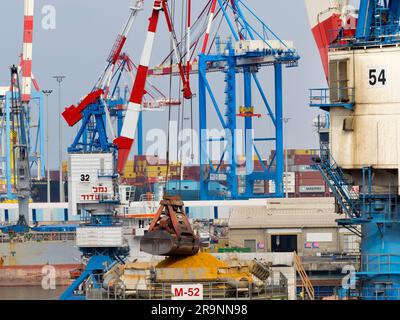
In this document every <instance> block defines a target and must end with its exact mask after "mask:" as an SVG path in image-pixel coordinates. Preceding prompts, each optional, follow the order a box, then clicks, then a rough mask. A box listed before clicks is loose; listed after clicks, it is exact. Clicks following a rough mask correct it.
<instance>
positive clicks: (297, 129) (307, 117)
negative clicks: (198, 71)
mask: <svg viewBox="0 0 400 320" xmlns="http://www.w3.org/2000/svg"><path fill="white" fill-rule="evenodd" d="M176 1H177V4H178V3H179V2H180V0H176ZM146 2H147V3H146V10H145V11H144V12H141V13H140V15H139V17H138V19H137V21H136V23H135V25H134V27H133V30H132V32H131V34H130V36H129V39H128V41H127V44H126V48H125V51H126V52H127V53H129V55H130V56H131V57H132V59H133V60H134V61H138V60H139V57H140V53H141V50H142V47H143V43H144V37H145V34H146V30H147V19H148V17H149V10H150V7H151V6H150V4H151V3H152V1H146ZM202 2H204V3H205V1H202ZM246 3H247V4H248V5H249V6H250V7H252V8H253V9H254V10H255V12H257V14H258V15H259V17H260V18H261V19H263V21H264V22H265V23H267V24H268V25H269V26H270V27H271V28H272V29H273V30H274V31H275V32H276V33H277V34H278V35H279V36H280V37H281V38H282V39H285V40H286V39H287V40H293V41H294V43H295V46H296V48H297V51H298V53H299V54H300V56H301V60H300V65H299V67H298V68H291V69H284V70H285V72H284V116H285V117H290V118H291V119H292V120H291V121H290V122H289V124H288V136H287V145H288V147H289V148H315V147H317V137H316V134H315V132H314V129H313V128H312V119H313V117H314V116H316V115H317V114H318V113H319V112H318V110H312V109H310V108H309V107H308V106H307V103H308V89H309V88H313V87H324V86H326V81H325V79H324V74H323V70H322V66H321V62H320V59H319V55H318V51H317V48H316V45H315V43H314V41H313V38H312V35H311V32H310V30H309V26H308V21H307V16H306V10H305V7H304V3H303V1H300V0H281V1H260V0H257V1H256V0H253V1H251V0H248V1H246ZM129 4H130V0H118V1H110V0H84V1H82V0H36V8H35V19H36V25H35V34H34V53H33V55H34V62H33V70H34V73H35V76H36V78H37V79H38V81H39V83H40V86H41V88H42V89H54V90H55V89H56V88H57V86H56V82H55V80H54V79H52V76H53V75H58V74H62V75H65V76H67V78H66V79H65V82H64V84H63V91H62V92H63V94H62V102H63V107H66V106H69V105H71V104H73V103H76V102H77V101H78V100H79V99H80V98H81V97H82V96H84V95H85V94H86V93H88V91H90V89H91V88H92V86H93V84H94V82H95V81H96V80H97V78H98V76H99V75H100V73H101V71H102V70H103V68H104V66H105V59H106V57H107V55H108V53H109V51H110V48H111V46H112V44H113V43H114V40H115V37H116V35H117V34H118V33H119V32H120V29H121V26H122V25H123V23H124V22H125V20H126V18H127V15H128V9H127V8H128V6H129ZM45 5H53V6H54V7H55V9H56V29H55V30H44V29H43V28H41V19H42V18H43V17H42V13H41V10H42V8H43V6H45ZM0 10H1V11H2V13H7V14H2V19H1V20H0V39H1V42H2V49H1V53H0V57H1V59H0V86H5V85H8V81H9V70H8V67H9V66H10V65H11V64H13V63H17V62H18V55H19V53H20V51H21V46H22V43H21V42H22V19H23V1H22V0H18V1H10V0H8V1H1V4H0ZM160 26H161V27H160V28H161V31H160V33H159V35H158V37H157V39H156V44H155V54H154V55H153V58H152V60H151V62H152V64H158V63H159V62H160V59H161V57H163V56H165V54H166V52H167V51H165V50H164V49H165V47H166V46H167V47H169V42H168V40H167V37H166V33H165V30H163V29H165V23H164V21H162V23H161V24H160ZM272 72H273V70H272V69H269V70H265V71H263V74H262V75H261V79H262V80H263V85H264V88H265V90H266V92H267V95H268V96H269V97H271V99H272V95H271V94H272V92H273V82H272V77H271V75H270V74H271V73H272ZM194 82H195V83H194V85H193V86H194V88H196V86H197V81H196V80H194ZM219 83H220V81H219V82H218V83H216V84H215V86H216V89H219V87H221V89H223V86H222V85H221V84H219ZM164 84H165V83H164ZM270 86H272V90H269V89H268V88H269V87H270ZM160 88H162V89H164V91H165V92H168V88H167V87H163V83H162V81H161V84H160ZM194 91H196V89H194ZM221 91H222V90H221ZM221 98H222V96H221ZM258 102H260V101H259V99H258V98H255V102H254V104H255V107H256V108H257V103H258ZM194 104H195V106H197V102H195V103H194ZM58 116H59V112H58V105H57V92H55V93H53V95H52V96H51V98H50V112H49V119H50V123H51V125H50V132H51V135H50V146H51V149H56V148H57V144H58V135H57V132H58ZM144 117H145V118H144V119H145V131H146V130H149V129H151V128H154V127H157V128H165V127H166V123H167V113H163V114H161V113H156V114H145V116H144ZM195 117H196V118H195V120H194V121H195V123H196V122H197V116H196V113H195ZM150 120H151V121H150ZM256 128H257V130H258V131H259V132H264V131H268V128H267V126H265V125H264V124H262V123H260V124H257V125H256ZM63 132H64V149H65V152H64V157H65V154H66V148H67V146H68V145H69V144H70V143H71V142H72V139H73V137H74V134H75V133H76V128H74V129H71V128H67V126H65V125H63ZM50 160H51V163H52V164H53V165H52V166H53V167H54V166H55V164H56V163H57V161H58V155H57V152H52V153H51V155H50Z"/></svg>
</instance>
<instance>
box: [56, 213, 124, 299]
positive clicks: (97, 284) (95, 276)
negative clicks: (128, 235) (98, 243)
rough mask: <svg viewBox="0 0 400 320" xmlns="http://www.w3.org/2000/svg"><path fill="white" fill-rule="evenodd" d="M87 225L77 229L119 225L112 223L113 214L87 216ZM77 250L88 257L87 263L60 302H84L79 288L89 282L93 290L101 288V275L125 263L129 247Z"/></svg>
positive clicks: (84, 297) (83, 296)
mask: <svg viewBox="0 0 400 320" xmlns="http://www.w3.org/2000/svg"><path fill="white" fill-rule="evenodd" d="M89 216H90V218H89V221H87V223H85V224H84V225H81V226H80V227H78V228H113V227H115V226H116V225H119V224H118V223H117V222H116V221H114V218H113V214H112V213H110V214H95V213H92V214H89ZM79 250H80V251H81V252H82V253H83V254H84V255H85V256H86V257H89V262H88V263H87V265H86V266H85V270H84V271H83V272H82V274H81V275H80V276H79V277H78V278H77V279H76V280H75V281H74V282H73V284H72V285H70V286H69V287H68V288H67V289H66V290H65V292H64V293H63V294H62V295H61V297H60V300H85V299H86V296H85V294H82V293H81V290H82V288H81V286H82V285H84V284H85V283H87V282H88V281H90V282H91V284H92V285H93V287H94V288H95V289H98V288H102V286H103V283H102V280H103V278H102V275H103V274H104V273H106V272H107V271H108V270H110V269H111V268H112V267H113V266H114V265H115V264H118V263H121V264H124V263H125V259H126V257H127V256H128V255H129V247H127V246H125V247H95V248H86V247H85V248H79Z"/></svg>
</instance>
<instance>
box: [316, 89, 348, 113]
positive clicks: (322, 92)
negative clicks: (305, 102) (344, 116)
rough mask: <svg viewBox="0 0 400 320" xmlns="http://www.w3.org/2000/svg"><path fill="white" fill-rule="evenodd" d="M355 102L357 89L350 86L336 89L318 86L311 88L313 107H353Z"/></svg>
mask: <svg viewBox="0 0 400 320" xmlns="http://www.w3.org/2000/svg"><path fill="white" fill-rule="evenodd" d="M354 103H355V91H354V88H350V87H338V88H334V89H332V88H331V89H329V88H317V89H310V106H311V107H332V106H343V107H347V108H349V107H352V106H353V105H354Z"/></svg>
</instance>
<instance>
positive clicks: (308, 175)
mask: <svg viewBox="0 0 400 320" xmlns="http://www.w3.org/2000/svg"><path fill="white" fill-rule="evenodd" d="M296 179H299V180H303V179H321V180H322V179H323V178H322V175H321V173H320V172H319V171H308V172H296Z"/></svg>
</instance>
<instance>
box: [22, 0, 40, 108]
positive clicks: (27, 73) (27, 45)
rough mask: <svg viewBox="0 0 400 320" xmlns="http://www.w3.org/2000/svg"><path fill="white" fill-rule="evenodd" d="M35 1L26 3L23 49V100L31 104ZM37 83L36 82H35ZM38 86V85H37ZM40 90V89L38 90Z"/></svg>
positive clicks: (26, 1)
mask: <svg viewBox="0 0 400 320" xmlns="http://www.w3.org/2000/svg"><path fill="white" fill-rule="evenodd" d="M34 4H35V2H34V0H25V1H24V37H23V47H22V58H21V60H22V61H21V68H22V88H21V91H22V92H21V100H22V102H23V103H29V101H30V100H31V92H32V48H33V14H34ZM35 83H36V81H35ZM35 86H37V84H35ZM36 89H38V87H37V88H36Z"/></svg>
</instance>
